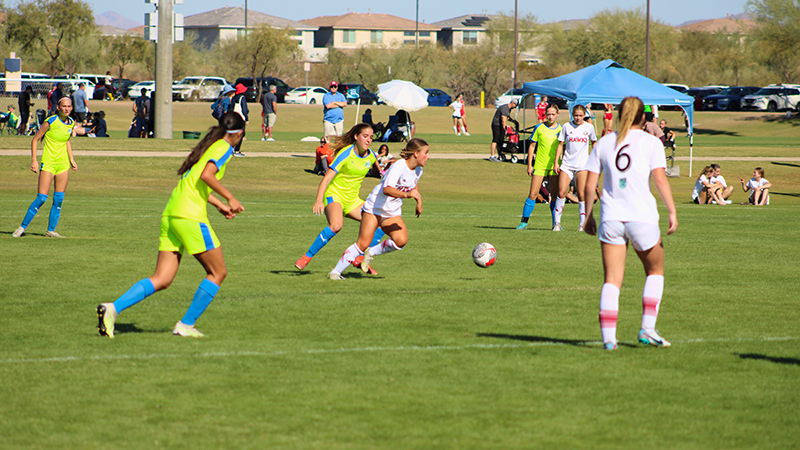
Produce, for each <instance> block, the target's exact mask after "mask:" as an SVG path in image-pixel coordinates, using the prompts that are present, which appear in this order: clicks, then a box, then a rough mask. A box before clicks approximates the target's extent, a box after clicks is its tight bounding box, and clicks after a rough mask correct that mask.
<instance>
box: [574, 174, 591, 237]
mask: <svg viewBox="0 0 800 450" xmlns="http://www.w3.org/2000/svg"><path fill="white" fill-rule="evenodd" d="M587 175H588V171H586V170H580V171H578V172H576V173H575V187H576V188H577V191H578V192H577V194H578V214H579V215H580V222H579V225H578V231H583V224H584V222H586V202H585V201H584V199H583V195H584V193H585V192H584V191H585V190H586V177H587Z"/></svg>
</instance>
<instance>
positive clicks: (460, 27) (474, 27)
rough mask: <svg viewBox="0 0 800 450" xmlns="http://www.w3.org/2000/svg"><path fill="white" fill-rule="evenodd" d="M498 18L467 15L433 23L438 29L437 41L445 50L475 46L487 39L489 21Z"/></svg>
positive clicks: (489, 15) (488, 15)
mask: <svg viewBox="0 0 800 450" xmlns="http://www.w3.org/2000/svg"><path fill="white" fill-rule="evenodd" d="M495 17H500V16H498V15H496V14H467V15H465V16H459V17H454V18H452V19H447V20H442V21H441V22H434V23H433V24H432V25H433V26H435V27H436V28H439V34H438V38H437V41H438V42H439V44H441V45H443V46H444V47H445V48H453V47H461V46H465V45H477V44H480V43H483V41H484V40H486V39H488V36H487V35H486V32H487V30H488V28H487V27H488V24H489V21H491V20H492V18H495Z"/></svg>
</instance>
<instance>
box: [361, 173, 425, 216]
mask: <svg viewBox="0 0 800 450" xmlns="http://www.w3.org/2000/svg"><path fill="white" fill-rule="evenodd" d="M421 176H422V167H417V168H416V169H414V170H411V169H409V168H408V164H407V163H406V160H404V159H401V160H399V161H397V162H396V163H394V164H392V166H391V167H389V170H388V171H387V172H386V175H384V177H383V180H381V182H380V183H379V184H378V185H377V186H375V189H373V190H372V192H371V193H370V194H369V197H367V201H365V202H364V211H365V212H368V213H370V214H375V215H376V216H380V217H394V216H399V215H400V214H402V212H403V211H402V207H403V199H401V198H395V197H390V196H388V195H386V194H384V193H383V189H384V188H386V187H393V188H395V189H397V190H399V191H401V192H411V191H412V190H413V189H414V188H415V187H417V183H418V182H419V178H420V177H421Z"/></svg>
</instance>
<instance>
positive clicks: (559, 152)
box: [553, 141, 564, 175]
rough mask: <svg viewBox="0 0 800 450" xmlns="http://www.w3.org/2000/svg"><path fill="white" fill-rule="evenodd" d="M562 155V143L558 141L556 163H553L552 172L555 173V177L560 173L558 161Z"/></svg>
mask: <svg viewBox="0 0 800 450" xmlns="http://www.w3.org/2000/svg"><path fill="white" fill-rule="evenodd" d="M562 155H564V141H558V147H556V161H555V162H554V163H553V172H555V174H556V175H558V174H559V172H561V167H560V166H561V164H559V161H561V156H562Z"/></svg>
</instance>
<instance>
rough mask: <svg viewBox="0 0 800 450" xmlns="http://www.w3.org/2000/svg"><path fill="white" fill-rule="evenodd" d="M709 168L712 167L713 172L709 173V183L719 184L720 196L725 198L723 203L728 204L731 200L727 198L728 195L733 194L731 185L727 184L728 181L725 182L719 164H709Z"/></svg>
mask: <svg viewBox="0 0 800 450" xmlns="http://www.w3.org/2000/svg"><path fill="white" fill-rule="evenodd" d="M711 168H712V169H714V172H713V173H712V174H711V184H717V185H719V186H720V191H719V195H720V197H722V199H723V200H725V203H727V204H729V205H730V204H731V203H732V202H731V201H730V200H728V197H730V196H731V194H733V186H728V183H726V182H725V177H723V176H722V168H721V167H720V165H719V164H711Z"/></svg>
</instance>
